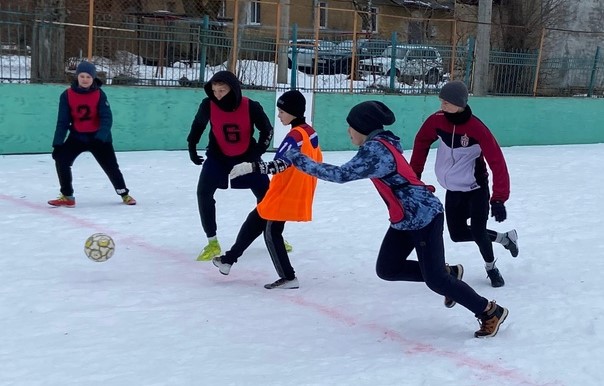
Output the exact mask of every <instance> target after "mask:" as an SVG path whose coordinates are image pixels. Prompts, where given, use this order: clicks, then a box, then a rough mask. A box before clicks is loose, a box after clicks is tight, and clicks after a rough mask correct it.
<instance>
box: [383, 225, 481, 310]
mask: <svg viewBox="0 0 604 386" xmlns="http://www.w3.org/2000/svg"><path fill="white" fill-rule="evenodd" d="M443 217H444V216H443V215H442V214H439V215H438V216H437V217H435V218H434V220H432V222H431V223H430V224H428V225H427V226H426V227H424V228H422V229H419V230H415V231H400V230H396V229H394V228H392V227H390V228H388V231H387V232H386V235H385V236H384V240H383V241H382V246H381V247H380V252H379V254H378V258H377V262H376V273H377V275H378V276H379V277H380V278H381V279H383V280H388V281H416V282H425V283H426V285H427V286H428V288H430V289H431V290H432V291H434V292H436V293H437V294H439V295H443V296H446V297H448V298H450V299H453V300H455V301H456V302H457V303H459V304H461V305H462V306H464V307H466V308H467V309H469V310H470V311H472V312H473V313H474V314H475V315H480V314H481V313H482V312H483V311H484V309H485V308H486V306H487V304H488V300H487V299H486V298H484V297H482V296H480V295H478V294H477V293H476V291H474V290H473V289H472V287H470V286H469V285H467V284H466V283H465V282H463V281H461V280H457V278H455V277H453V276H451V275H450V274H449V273H448V272H447V269H446V265H445V250H444V244H443V226H444V218H443ZM413 249H415V251H416V253H417V261H415V260H407V258H408V257H409V255H410V254H411V252H412V251H413Z"/></svg>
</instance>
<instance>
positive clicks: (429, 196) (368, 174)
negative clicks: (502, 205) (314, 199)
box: [286, 130, 444, 230]
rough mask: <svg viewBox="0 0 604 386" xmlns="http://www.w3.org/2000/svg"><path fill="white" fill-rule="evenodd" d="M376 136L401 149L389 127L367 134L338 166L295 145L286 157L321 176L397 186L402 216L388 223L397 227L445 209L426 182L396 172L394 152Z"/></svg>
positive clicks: (424, 221) (412, 226)
mask: <svg viewBox="0 0 604 386" xmlns="http://www.w3.org/2000/svg"><path fill="white" fill-rule="evenodd" d="M377 138H382V139H384V140H386V141H388V142H390V143H392V144H393V145H394V146H395V147H396V148H397V149H398V150H399V151H401V152H402V147H401V143H400V139H399V138H398V137H397V136H396V135H394V134H393V133H392V132H391V131H386V130H377V131H374V132H373V133H371V134H369V136H368V137H367V141H366V142H365V143H364V144H363V145H361V146H360V147H359V151H358V152H357V154H355V156H354V157H352V159H351V160H350V161H348V162H346V163H345V164H343V165H341V166H335V165H330V164H327V163H317V162H315V161H313V160H311V159H310V158H308V157H306V156H305V155H303V154H301V153H300V150H299V149H297V148H295V147H293V148H291V149H290V150H288V151H287V153H286V157H287V158H288V159H289V160H290V161H291V162H292V164H293V165H294V166H295V167H297V168H298V169H300V170H301V171H303V172H305V173H307V174H310V175H312V176H315V177H317V178H319V179H321V180H325V181H330V182H337V183H345V182H350V181H355V180H360V179H365V178H367V179H368V178H379V179H381V180H383V181H384V182H385V183H386V184H388V185H391V186H400V187H399V188H396V189H395V190H394V191H395V194H396V197H397V198H398V200H399V201H400V202H401V203H402V205H403V208H404V210H405V217H404V218H403V219H402V220H401V221H399V222H397V223H393V224H391V226H392V227H393V228H395V229H398V230H418V229H421V228H423V227H425V226H426V225H428V224H429V223H430V222H432V220H433V219H434V217H436V216H437V215H438V214H439V213H442V212H443V211H444V209H443V206H442V204H441V202H440V200H439V199H438V197H436V196H435V195H434V194H433V193H432V192H430V191H429V190H428V189H427V188H426V187H425V186H417V185H411V184H407V182H408V181H407V179H405V178H404V177H403V176H401V175H400V174H398V173H396V161H395V159H394V156H393V155H392V153H391V152H390V150H388V149H387V148H386V147H385V146H384V145H383V144H382V143H380V142H379V141H377Z"/></svg>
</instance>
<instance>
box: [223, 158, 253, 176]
mask: <svg viewBox="0 0 604 386" xmlns="http://www.w3.org/2000/svg"><path fill="white" fill-rule="evenodd" d="M253 171H254V166H253V165H252V163H251V162H242V163H240V164H237V165H235V166H233V170H231V173H229V178H230V179H233V178H237V177H239V176H243V175H244V174H249V173H251V172H253Z"/></svg>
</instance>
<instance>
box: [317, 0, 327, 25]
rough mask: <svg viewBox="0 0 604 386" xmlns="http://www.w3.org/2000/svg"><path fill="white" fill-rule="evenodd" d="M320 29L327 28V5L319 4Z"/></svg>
mask: <svg viewBox="0 0 604 386" xmlns="http://www.w3.org/2000/svg"><path fill="white" fill-rule="evenodd" d="M319 28H327V3H323V2H321V3H319Z"/></svg>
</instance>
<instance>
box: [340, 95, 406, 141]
mask: <svg viewBox="0 0 604 386" xmlns="http://www.w3.org/2000/svg"><path fill="white" fill-rule="evenodd" d="M395 120H396V118H395V117H394V113H393V112H392V110H390V109H389V108H388V106H386V105H385V104H383V103H382V102H379V101H367V102H361V103H359V104H358V105H356V106H354V107H353V108H352V109H350V112H349V113H348V116H347V117H346V122H348V124H349V125H350V127H352V128H353V129H354V130H355V131H358V132H359V133H361V134H365V135H369V133H371V132H372V131H375V130H379V129H383V128H384V125H386V126H389V125H392V124H393V123H394V121H395Z"/></svg>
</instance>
